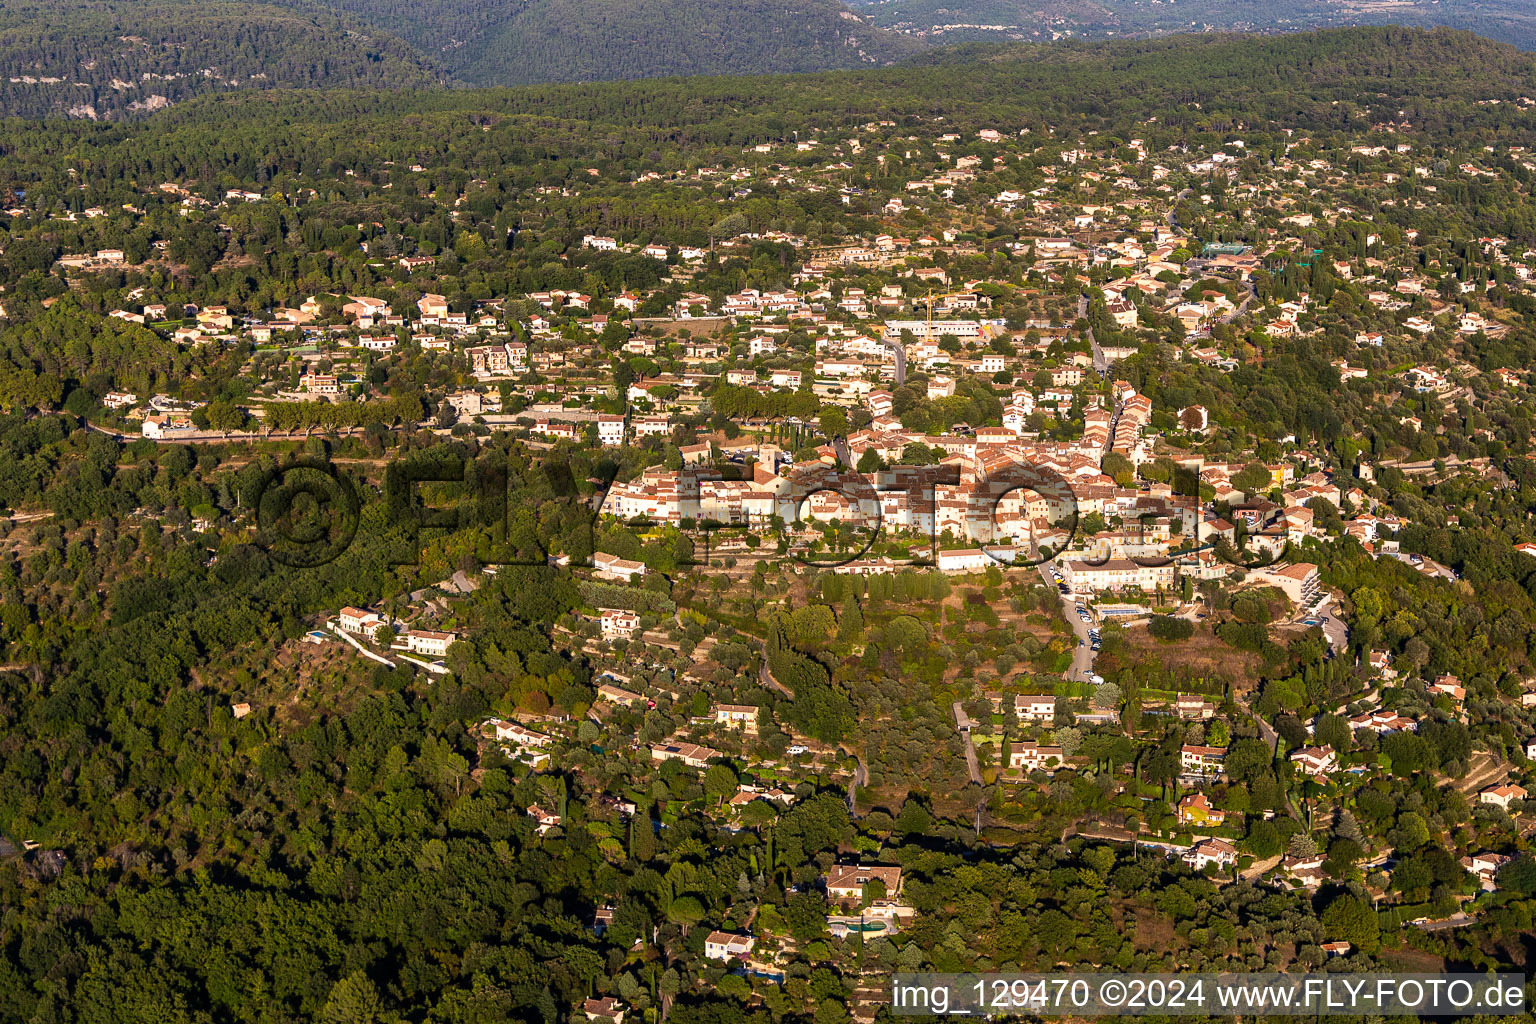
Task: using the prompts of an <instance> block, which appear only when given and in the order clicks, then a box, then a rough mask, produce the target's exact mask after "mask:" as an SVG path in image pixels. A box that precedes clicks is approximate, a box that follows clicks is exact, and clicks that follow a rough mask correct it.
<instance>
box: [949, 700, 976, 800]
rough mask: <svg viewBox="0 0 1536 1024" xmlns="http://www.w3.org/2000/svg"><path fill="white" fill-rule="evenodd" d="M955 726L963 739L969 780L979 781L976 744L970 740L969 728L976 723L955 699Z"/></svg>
mask: <svg viewBox="0 0 1536 1024" xmlns="http://www.w3.org/2000/svg"><path fill="white" fill-rule="evenodd" d="M954 710H955V728H956V729H959V730H960V738H961V739H963V740H965V767H966V769H967V770H968V771H969V772H970V773H971V781H972V782H975V783H980V782H981V762H980V761H978V760H976V744H975V743H974V742H973V741H972V740H971V729H972V727H974V726H975V725H976V723H975V722H973V721H971V717H970V716H969V715H967V714H966V713H965V709H964V708H962V707H961V706H960V702H959V701H955V708H954Z"/></svg>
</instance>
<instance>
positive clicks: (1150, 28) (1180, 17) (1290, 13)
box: [849, 0, 1536, 49]
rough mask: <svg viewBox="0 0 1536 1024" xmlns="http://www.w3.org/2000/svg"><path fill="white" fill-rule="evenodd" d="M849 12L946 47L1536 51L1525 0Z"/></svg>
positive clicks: (1135, 1)
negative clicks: (1249, 37) (1340, 45)
mask: <svg viewBox="0 0 1536 1024" xmlns="http://www.w3.org/2000/svg"><path fill="white" fill-rule="evenodd" d="M849 6H850V7H852V8H853V9H854V10H856V11H858V12H859V13H861V14H867V15H869V16H870V18H871V19H872V20H873V21H874V23H875V24H877V25H881V26H884V27H887V28H891V29H893V30H896V31H899V32H901V33H903V34H905V35H909V36H913V37H919V38H925V39H928V40H930V41H933V42H940V43H956V42H966V41H991V42H997V41H1001V40H1009V39H1026V40H1041V39H1046V40H1049V39H1052V38H1055V37H1057V36H1058V35H1060V36H1071V37H1075V38H1090V39H1091V38H1100V37H1106V36H1116V37H1126V36H1130V37H1146V36H1160V35H1168V34H1170V33H1184V32H1196V31H1203V32H1212V31H1214V32H1261V33H1266V34H1268V33H1275V32H1296V31H1302V30H1312V29H1320V28H1336V27H1340V26H1345V25H1386V24H1391V25H1415V26H1422V27H1426V28H1427V27H1431V26H1437V25H1438V26H1445V27H1448V28H1458V29H1466V30H1467V31H1471V32H1476V33H1477V34H1479V35H1482V36H1487V37H1488V38H1490V39H1496V40H1498V41H1500V42H1505V43H1512V44H1514V45H1516V46H1520V47H1523V48H1526V49H1530V48H1531V47H1532V46H1533V45H1536V19H1533V17H1532V13H1531V10H1530V7H1529V5H1528V4H1524V3H1521V2H1519V0H1498V2H1479V0H1459V2H1450V0H1410V2H1403V3H1394V4H1392V5H1390V6H1389V7H1380V6H1376V5H1372V4H1369V3H1324V2H1319V0H1282V2H1279V3H1272V2H1268V0H1181V2H1180V3H1178V4H1165V3H1157V2H1154V0H1052V2H1049V3H1024V2H1022V0H958V2H957V0H850V2H849Z"/></svg>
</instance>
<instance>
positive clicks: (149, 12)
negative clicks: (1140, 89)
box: [0, 0, 1536, 120]
mask: <svg viewBox="0 0 1536 1024" xmlns="http://www.w3.org/2000/svg"><path fill="white" fill-rule="evenodd" d="M890 2H892V3H907V2H912V0H890ZM988 2H992V3H995V2H997V0H988ZM1107 2H1109V3H1111V4H1119V3H1126V4H1133V5H1134V2H1135V0H1107ZM1081 6H1082V5H1079V7H1081ZM1089 6H1093V5H1089ZM1100 6H1102V5H1100ZM1181 6H1183V5H1181ZM1282 6H1284V5H1283V4H1282ZM1494 6H1497V4H1495V5H1494ZM881 9H882V8H881V5H877V4H857V3H856V4H855V11H857V12H859V13H855V11H850V9H849V8H848V7H845V6H843V4H842V3H841V2H839V0H485V2H476V0H439V2H437V3H434V4H431V5H424V4H420V3H416V2H407V0H261V2H257V3H249V4H248V3H241V2H235V0H135V2H134V3H133V4H132V5H131V6H128V7H124V6H123V5H120V4H115V3H112V2H111V0H62V4H52V3H44V2H41V0H0V115H3V116H19V117H27V118H40V117H73V118H80V119H87V120H116V119H121V118H131V117H139V116H145V115H148V114H153V113H155V112H157V111H161V110H164V109H165V108H167V107H171V106H175V105H178V104H182V103H185V102H187V101H188V100H190V99H194V98H196V97H199V96H204V95H208V94H216V93H229V92H254V91H263V90H270V89H274V88H280V89H314V88H324V89H336V88H344V89H369V90H424V89H426V90H435V89H445V88H465V87H494V86H514V85H532V84H543V83H551V82H596V81H605V80H620V79H622V80H631V79H644V78H658V77H673V76H701V75H703V76H718V75H747V76H757V75H770V74H803V73H811V72H818V71H836V70H845V71H851V70H866V71H873V70H877V69H879V68H883V67H890V66H896V65H903V64H914V65H936V64H937V65H953V64H957V63H967V64H975V63H982V62H988V61H997V60H1009V59H1014V58H1015V57H1016V56H1017V55H1018V54H1021V53H1027V54H1029V59H1031V60H1038V61H1042V62H1046V63H1050V62H1054V61H1058V60H1069V61H1070V60H1076V59H1096V58H1099V57H1103V56H1105V55H1109V56H1111V57H1114V56H1123V55H1124V54H1126V53H1129V52H1137V50H1138V48H1141V47H1153V48H1155V47H1157V46H1159V45H1170V44H1169V43H1168V40H1169V39H1175V40H1183V39H1186V38H1188V37H1187V36H1167V35H1163V34H1160V33H1159V32H1157V31H1155V30H1149V32H1148V34H1147V35H1146V36H1145V37H1138V38H1137V39H1136V41H1129V40H1123V39H1122V40H1111V41H1108V42H1106V41H1102V40H1101V41H1091V40H1085V39H1067V40H1063V41H1057V42H1054V43H1040V44H1038V45H1033V46H1032V45H1031V43H1030V41H1029V39H1028V38H1027V37H1026V41H1025V42H1018V41H1013V42H1007V41H1002V42H1000V39H1005V38H1006V37H1000V36H999V35H998V34H995V33H994V34H992V35H990V36H988V35H986V34H985V33H983V34H981V35H980V36H976V35H975V34H974V33H973V34H972V37H969V38H968V37H966V36H965V35H964V34H954V33H951V34H949V35H945V36H942V37H922V36H919V35H912V34H902V33H900V32H898V31H896V30H895V29H893V28H890V27H877V25H876V23H877V22H878V23H880V24H882V25H883V24H884V23H886V22H889V20H890V19H889V17H888V16H887V15H888V12H887V14H881V15H879V16H878V17H877V16H876V12H877V11H878V10H881ZM1451 9H1454V10H1460V8H1459V7H1455V6H1454V5H1452V6H1451ZM1486 9H1487V5H1480V6H1479V10H1486ZM945 10H949V8H945ZM1073 10H1074V11H1077V14H1076V15H1074V17H1076V16H1078V15H1081V14H1082V12H1081V11H1080V10H1078V8H1073ZM866 12H868V13H866ZM1073 24H1077V22H1073ZM1480 24H1482V23H1480ZM1486 24H1489V25H1492V24H1494V23H1493V22H1486ZM1195 27H1196V28H1199V27H1200V26H1198V25H1197V26H1195ZM1505 34H1506V35H1512V36H1513V37H1517V38H1516V41H1517V42H1518V41H1520V40H1521V39H1525V38H1527V36H1526V35H1525V34H1524V30H1523V29H1522V30H1519V31H1514V30H1511V32H1507V33H1505ZM1203 35H1205V36H1206V37H1207V38H1216V39H1222V38H1226V36H1225V35H1221V34H1214V33H1203ZM1259 38H1276V36H1273V35H1269V36H1265V35H1260V36H1259ZM1528 38H1529V39H1530V40H1536V30H1533V31H1532V32H1531V33H1530V34H1529V36H1528ZM935 43H939V44H943V45H935ZM1172 45H1179V46H1184V45H1190V44H1188V43H1183V42H1175V43H1173V44H1172ZM1020 47H1023V49H1020ZM1127 47H1129V48H1130V49H1126V48H1127Z"/></svg>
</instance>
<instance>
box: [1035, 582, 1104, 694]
mask: <svg viewBox="0 0 1536 1024" xmlns="http://www.w3.org/2000/svg"><path fill="white" fill-rule="evenodd" d="M1039 569H1040V578H1041V579H1043V580H1044V581H1045V585H1046V586H1048V587H1050V588H1051V589H1052V590H1053V591H1056V577H1054V576H1052V575H1051V570H1050V566H1049V565H1048V564H1042V565H1040V566H1039ZM1056 592H1057V594H1058V595H1059V596H1060V597H1061V604H1062V609H1061V611H1062V614H1063V615H1065V616H1066V617H1067V624H1068V625H1070V626H1071V627H1072V634H1073V636H1074V637H1076V638H1077V639H1078V640H1079V641H1081V643H1079V644H1078V646H1077V647H1076V649H1074V650H1073V652H1072V665H1071V667H1070V668H1068V669H1067V671H1066V672H1064V673H1062V676H1063V677H1064V678H1066V679H1069V680H1071V681H1073V682H1087V681H1088V679H1089V678H1090V677H1091V676H1092V675H1093V659H1094V657H1095V656H1096V655H1097V653H1098V652H1096V651H1095V650H1094V649H1093V647H1092V645H1091V644H1090V643H1089V640H1088V629H1089V627H1090V626H1091V625H1092V622H1084V621H1083V620H1082V619H1080V618H1078V617H1077V611H1076V607H1077V602H1076V600H1075V599H1073V598H1072V597H1071V595H1066V594H1061V593H1060V591H1056ZM1085 607H1086V606H1085Z"/></svg>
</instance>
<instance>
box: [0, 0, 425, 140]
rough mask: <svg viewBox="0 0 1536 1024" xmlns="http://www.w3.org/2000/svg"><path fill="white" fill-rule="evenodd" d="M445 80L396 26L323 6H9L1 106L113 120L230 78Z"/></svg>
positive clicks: (244, 84)
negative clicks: (353, 18)
mask: <svg viewBox="0 0 1536 1024" xmlns="http://www.w3.org/2000/svg"><path fill="white" fill-rule="evenodd" d="M444 81H445V77H444V76H443V75H442V74H440V73H438V72H436V71H434V70H433V69H432V66H431V64H430V63H429V62H428V61H426V60H424V59H423V58H422V57H421V55H420V54H419V53H418V52H417V51H415V50H414V49H412V48H411V47H410V46H408V45H406V44H405V43H403V42H401V41H400V40H399V39H396V38H394V37H392V36H390V35H389V34H388V33H387V32H384V31H376V32H359V31H357V26H356V25H353V24H346V23H343V22H342V21H340V20H338V19H337V18H336V17H335V16H334V15H331V14H328V13H326V12H324V11H320V10H312V11H306V12H300V11H298V10H295V9H291V8H290V9H285V8H283V7H280V6H275V5H269V4H260V3H233V2H229V0H208V2H203V0H198V2H196V3H191V2H186V0H143V2H136V3H133V4H131V5H129V6H128V7H127V8H124V7H122V6H120V5H114V4H106V3H100V2H97V0H69V2H67V3H62V4H59V3H35V2H30V0H21V2H10V0H8V2H7V3H5V4H3V5H0V110H3V111H4V112H5V113H6V114H8V115H12V116H16V115H20V116H24V117H44V116H60V115H67V116H70V117H81V118H87V119H92V120H95V119H98V118H100V119H109V118H115V117H120V116H124V115H131V114H149V113H153V112H154V111H156V110H159V109H162V108H163V107H165V106H167V105H169V104H173V103H179V102H181V101H182V100H184V99H187V98H188V97H191V96H196V95H201V94H204V93H209V92H221V91H226V90H230V89H241V88H304V87H316V86H331V87H336V86H358V87H366V88H376V89H399V88H408V87H421V86H430V85H435V84H441V83H443V82H444Z"/></svg>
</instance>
